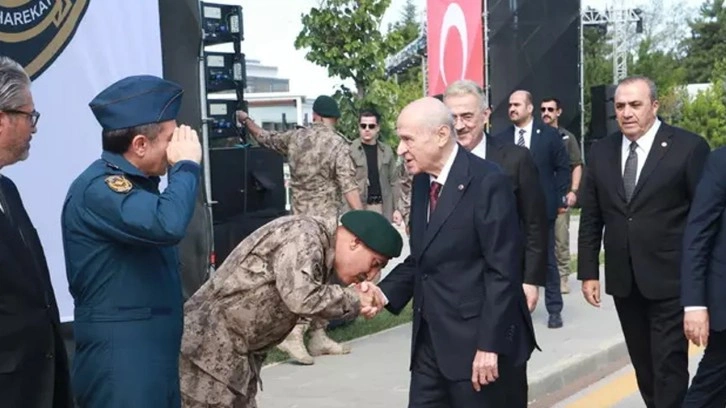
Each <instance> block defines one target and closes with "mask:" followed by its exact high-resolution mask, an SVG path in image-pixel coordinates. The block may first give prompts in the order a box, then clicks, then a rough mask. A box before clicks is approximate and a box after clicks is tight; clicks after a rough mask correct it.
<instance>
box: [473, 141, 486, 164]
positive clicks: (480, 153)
mask: <svg viewBox="0 0 726 408" xmlns="http://www.w3.org/2000/svg"><path fill="white" fill-rule="evenodd" d="M471 153H472V154H473V155H474V156H477V157H479V158H482V159H486V158H487V137H486V136H484V137H483V138H482V139H481V141H479V144H478V145H476V146H475V147H474V148H473V149H471Z"/></svg>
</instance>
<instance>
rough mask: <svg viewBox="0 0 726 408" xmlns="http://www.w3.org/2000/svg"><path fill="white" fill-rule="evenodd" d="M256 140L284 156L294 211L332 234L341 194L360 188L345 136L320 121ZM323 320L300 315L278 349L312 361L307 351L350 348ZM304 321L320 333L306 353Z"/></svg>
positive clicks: (335, 351) (305, 361)
mask: <svg viewBox="0 0 726 408" xmlns="http://www.w3.org/2000/svg"><path fill="white" fill-rule="evenodd" d="M255 139H256V140H257V141H258V142H259V143H260V144H261V145H263V146H265V147H267V148H268V149H272V150H274V151H276V152H278V153H279V154H281V155H283V156H285V157H286V158H287V161H288V165H289V166H290V191H291V198H290V205H291V208H292V214H305V215H314V216H317V217H321V218H323V219H325V222H326V224H327V226H328V230H329V231H330V233H331V234H332V233H334V232H335V229H336V228H337V226H338V218H339V216H340V215H341V209H340V202H341V201H342V196H343V194H345V193H347V192H350V191H353V190H357V189H358V184H357V181H356V178H355V166H354V164H353V160H352V159H351V156H350V145H349V143H348V141H347V140H346V139H345V138H344V137H343V136H342V135H340V134H339V133H337V132H336V131H335V130H334V129H332V128H331V127H329V126H327V125H324V124H322V123H314V124H313V125H311V126H309V127H303V128H296V129H292V130H289V131H286V132H283V133H277V132H268V131H263V132H261V133H260V134H259V135H258V136H257V137H256V138H255ZM327 325H328V322H327V321H325V320H323V319H312V321H311V320H310V319H307V318H302V319H300V321H299V326H298V327H297V328H296V329H295V330H294V332H293V333H291V334H290V336H289V337H288V339H287V341H285V342H284V343H283V344H281V345H280V349H281V350H283V351H285V352H286V353H288V354H290V356H291V357H293V358H294V359H295V360H296V361H298V362H299V363H301V364H313V358H312V356H311V354H312V355H318V354H343V353H348V352H350V348H349V346H347V345H340V344H338V343H335V342H333V341H332V340H330V339H329V338H328V337H327V336H326V335H325V328H326V327H327ZM308 326H310V331H311V332H318V335H315V336H314V338H313V339H312V340H314V341H312V342H311V343H313V344H314V345H315V346H314V347H313V346H311V349H312V350H311V351H310V354H308V350H307V349H306V348H305V345H304V343H303V333H304V332H305V331H306V330H307V328H308ZM318 340H319V341H318Z"/></svg>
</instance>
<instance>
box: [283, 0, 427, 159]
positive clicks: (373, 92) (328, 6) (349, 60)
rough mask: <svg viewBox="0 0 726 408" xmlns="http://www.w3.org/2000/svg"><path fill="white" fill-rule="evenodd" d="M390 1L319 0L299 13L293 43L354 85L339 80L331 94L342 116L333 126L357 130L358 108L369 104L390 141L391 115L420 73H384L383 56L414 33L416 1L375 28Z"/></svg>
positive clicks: (404, 100) (351, 133)
mask: <svg viewBox="0 0 726 408" xmlns="http://www.w3.org/2000/svg"><path fill="white" fill-rule="evenodd" d="M389 5H390V0H324V1H322V2H321V4H320V6H319V7H316V8H313V9H311V10H310V12H309V13H307V14H305V15H303V17H302V23H303V29H302V31H301V32H300V33H299V35H298V37H297V39H296V41H295V47H296V48H298V49H300V48H306V49H307V50H308V52H307V56H306V58H307V59H308V60H309V61H311V62H313V63H315V64H317V65H320V66H323V67H326V68H327V69H328V74H329V75H330V76H333V77H339V78H341V79H342V80H352V82H353V83H354V84H355V88H354V89H351V88H350V87H348V86H345V85H340V86H339V87H338V89H337V91H336V93H335V95H334V98H335V99H336V100H338V103H339V104H340V108H341V113H342V117H341V119H340V121H339V123H338V129H339V130H340V131H341V132H342V133H343V134H344V135H346V136H347V137H348V138H350V139H353V138H355V137H357V135H358V113H359V112H360V111H361V110H362V109H364V108H374V109H375V110H377V111H378V112H379V113H380V114H381V116H382V123H381V137H382V140H383V141H384V142H387V143H389V144H391V145H395V144H396V143H397V137H396V135H395V132H394V124H395V115H396V113H397V112H398V110H400V107H401V106H403V105H405V104H406V103H408V102H409V101H410V100H411V97H412V95H413V93H414V92H413V90H414V89H416V86H415V85H414V83H415V82H416V81H419V85H417V86H418V88H417V89H418V90H419V91H418V93H417V95H416V97H420V96H421V93H422V92H421V91H420V89H421V85H420V81H421V75H420V69H419V70H418V71H419V72H418V73H417V72H415V71H414V72H407V73H405V75H402V76H401V77H399V78H398V81H396V80H395V79H393V78H387V77H386V75H385V59H386V58H387V57H388V56H389V55H392V54H393V53H395V52H397V51H399V50H400V49H401V48H403V47H404V46H405V45H406V44H408V43H409V42H411V41H412V40H413V39H415V38H416V36H418V33H419V23H418V15H417V10H416V6H415V4H414V3H413V1H411V0H408V1H407V3H406V5H405V7H404V9H403V13H402V16H401V19H400V20H399V21H397V22H396V23H394V24H392V25H391V26H390V27H389V30H388V31H387V32H385V33H384V32H383V31H382V30H381V20H382V18H383V15H384V13H385V12H386V9H387V8H388V7H389Z"/></svg>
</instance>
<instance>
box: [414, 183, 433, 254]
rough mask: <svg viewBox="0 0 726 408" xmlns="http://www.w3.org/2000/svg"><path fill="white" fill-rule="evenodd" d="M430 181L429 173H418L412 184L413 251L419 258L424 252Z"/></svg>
mask: <svg viewBox="0 0 726 408" xmlns="http://www.w3.org/2000/svg"><path fill="white" fill-rule="evenodd" d="M429 182H430V178H429V175H428V174H425V173H423V174H418V175H416V176H414V178H413V181H412V186H411V194H412V195H411V217H412V219H411V235H410V236H411V253H412V254H415V255H416V257H417V258H418V257H419V255H420V254H421V252H422V251H421V250H420V248H421V241H422V240H423V236H424V231H426V215H427V213H428V205H429V200H428V191H429Z"/></svg>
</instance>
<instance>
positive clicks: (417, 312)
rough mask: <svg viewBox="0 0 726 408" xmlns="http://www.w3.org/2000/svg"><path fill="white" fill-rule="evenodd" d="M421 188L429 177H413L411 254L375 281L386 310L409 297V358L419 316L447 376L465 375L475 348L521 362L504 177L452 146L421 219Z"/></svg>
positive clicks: (517, 273)
mask: <svg viewBox="0 0 726 408" xmlns="http://www.w3.org/2000/svg"><path fill="white" fill-rule="evenodd" d="M428 193H429V175H428V174H419V175H417V176H415V177H414V180H413V189H412V204H411V234H410V237H411V255H410V256H409V257H408V258H407V259H406V260H405V261H404V262H403V263H402V264H400V265H398V266H397V267H396V268H395V269H394V270H393V271H391V273H390V274H389V275H388V276H386V278H385V279H384V280H383V281H381V283H380V288H381V289H382V290H383V292H384V293H385V295H386V296H387V297H388V300H389V303H388V305H387V306H386V307H387V308H388V310H389V311H391V312H392V313H395V314H397V313H399V312H400V311H401V310H402V309H403V308H404V307H405V306H406V304H408V302H409V300H410V299H411V297H413V309H414V319H413V336H412V347H411V351H412V355H411V356H412V358H413V355H414V354H413V352H414V351H415V347H416V345H417V343H416V340H417V337H418V335H419V330H420V329H421V323H422V319H425V321H426V324H427V325H428V326H429V330H430V335H431V340H432V343H433V347H434V350H435V352H436V354H437V355H439V356H446V358H440V359H438V364H439V369H440V370H441V372H442V374H443V375H444V376H445V377H446V378H448V379H449V380H451V381H463V380H467V379H470V378H471V364H472V362H473V361H474V355H475V354H476V351H477V350H482V351H488V352H494V353H498V354H499V355H500V356H506V358H507V359H508V360H509V361H513V362H514V363H515V364H523V363H524V362H526V360H527V359H528V358H529V356H530V354H531V352H532V350H533V348H534V346H535V340H534V330H533V329H532V321H531V318H530V314H529V311H528V310H527V306H526V303H525V299H524V293H523V291H522V288H521V284H522V272H521V271H522V267H521V265H522V259H521V258H522V253H523V251H522V238H521V234H520V232H519V219H518V216H517V211H516V206H515V203H514V195H513V194H512V186H511V183H510V182H509V180H508V178H507V176H506V175H504V174H503V173H502V172H501V170H500V169H499V168H498V167H497V166H496V165H495V164H493V163H491V162H488V161H485V160H482V159H480V158H478V157H476V156H474V155H473V154H471V153H469V152H467V151H466V150H465V149H464V148H462V147H459V151H458V153H457V156H456V158H455V160H454V163H453V167H452V168H451V171H450V173H449V176H448V179H447V180H446V184H445V185H444V187H443V189H442V190H441V193H440V196H439V200H438V204H437V207H436V209H435V211H434V212H433V213H432V214H431V216H430V221H429V222H428V223H427V214H428V207H429V203H428ZM500 361H502V360H500Z"/></svg>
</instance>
